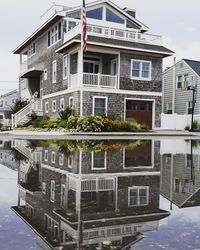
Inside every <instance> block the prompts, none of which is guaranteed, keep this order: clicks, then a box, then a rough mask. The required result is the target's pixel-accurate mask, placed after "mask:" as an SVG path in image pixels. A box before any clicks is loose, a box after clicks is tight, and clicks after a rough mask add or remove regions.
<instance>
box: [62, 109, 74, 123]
mask: <svg viewBox="0 0 200 250" xmlns="http://www.w3.org/2000/svg"><path fill="white" fill-rule="evenodd" d="M71 115H75V112H74V110H73V109H71V108H70V107H66V109H65V110H62V111H60V112H59V116H60V118H61V119H62V120H67V119H68V118H69V117H70V116H71Z"/></svg>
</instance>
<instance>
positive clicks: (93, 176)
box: [0, 137, 200, 250]
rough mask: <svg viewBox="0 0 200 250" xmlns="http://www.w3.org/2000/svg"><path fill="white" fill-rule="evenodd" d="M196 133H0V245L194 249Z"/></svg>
mask: <svg viewBox="0 0 200 250" xmlns="http://www.w3.org/2000/svg"><path fill="white" fill-rule="evenodd" d="M199 206H200V141H198V140H193V141H192V140H191V139H183V138H182V139H180V138H179V139H176V138H173V139H170V138H168V139H160V138H155V137H153V138H148V139H146V140H144V139H143V140H141V139H135V140H124V138H121V140H120V141H118V140H46V141H45V140H42V141H38V140H18V139H12V140H9V139H8V138H4V139H2V140H1V141H0V217H1V220H0V249H2V250H4V249H8V250H11V249H16V250H18V249H20V250H21V249H25V250H26V249H58V248H59V249H66V250H68V249H69V250H71V249H72V250H73V249H74V250H75V249H83V250H88V249H91V250H95V249H102V250H111V249H112V250H113V249H116V250H125V249H127V250H128V249H142V250H143V249H144V250H146V249H153V250H154V249H155V250H156V249H170V250H171V249H172V250H173V249H200V236H199V230H200V217H199V211H200V208H199Z"/></svg>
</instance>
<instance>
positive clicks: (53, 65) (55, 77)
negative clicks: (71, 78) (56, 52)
mask: <svg viewBox="0 0 200 250" xmlns="http://www.w3.org/2000/svg"><path fill="white" fill-rule="evenodd" d="M56 79H57V65H56V61H53V62H52V82H53V83H55V82H56Z"/></svg>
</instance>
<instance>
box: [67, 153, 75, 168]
mask: <svg viewBox="0 0 200 250" xmlns="http://www.w3.org/2000/svg"><path fill="white" fill-rule="evenodd" d="M70 159H71V163H72V164H70ZM67 163H68V164H67V165H68V168H72V167H73V164H74V157H73V155H70V156H69V157H68V159H67Z"/></svg>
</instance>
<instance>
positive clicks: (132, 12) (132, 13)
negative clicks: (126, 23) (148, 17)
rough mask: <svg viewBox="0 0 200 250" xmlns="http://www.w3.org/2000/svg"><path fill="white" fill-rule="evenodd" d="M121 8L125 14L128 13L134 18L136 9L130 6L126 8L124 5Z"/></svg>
mask: <svg viewBox="0 0 200 250" xmlns="http://www.w3.org/2000/svg"><path fill="white" fill-rule="evenodd" d="M123 10H124V11H125V12H126V13H127V14H129V15H130V16H132V17H134V18H135V16H136V10H133V9H130V8H127V7H125V8H124V9H123Z"/></svg>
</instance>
